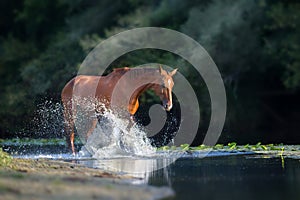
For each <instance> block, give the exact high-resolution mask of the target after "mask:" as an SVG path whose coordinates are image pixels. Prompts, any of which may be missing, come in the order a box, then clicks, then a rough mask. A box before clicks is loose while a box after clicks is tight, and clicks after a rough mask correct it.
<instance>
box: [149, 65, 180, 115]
mask: <svg viewBox="0 0 300 200" xmlns="http://www.w3.org/2000/svg"><path fill="white" fill-rule="evenodd" d="M176 72H177V69H174V70H173V71H171V72H167V71H166V70H164V69H163V68H162V67H161V66H160V67H159V73H160V78H161V79H160V80H161V84H160V85H157V86H156V87H155V88H154V92H155V93H156V94H157V95H158V96H159V97H160V99H161V101H162V105H163V107H164V109H165V110H166V111H170V110H171V109H172V106H173V102H172V89H173V86H174V81H173V77H172V76H174V74H176Z"/></svg>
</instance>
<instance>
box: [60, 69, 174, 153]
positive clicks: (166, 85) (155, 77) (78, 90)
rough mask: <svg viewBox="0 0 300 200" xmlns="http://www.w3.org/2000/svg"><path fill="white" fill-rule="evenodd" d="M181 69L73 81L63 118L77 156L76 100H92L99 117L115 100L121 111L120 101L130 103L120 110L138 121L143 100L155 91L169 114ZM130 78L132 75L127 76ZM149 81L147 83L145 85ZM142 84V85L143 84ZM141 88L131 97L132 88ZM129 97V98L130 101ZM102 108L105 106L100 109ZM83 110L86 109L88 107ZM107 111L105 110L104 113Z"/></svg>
mask: <svg viewBox="0 0 300 200" xmlns="http://www.w3.org/2000/svg"><path fill="white" fill-rule="evenodd" d="M176 71H177V69H174V70H173V71H171V72H167V71H166V70H164V69H163V68H162V67H161V66H159V68H153V67H135V68H128V67H124V68H116V69H114V70H113V71H112V72H111V73H109V74H108V75H106V76H91V75H78V76H76V77H74V78H73V79H71V80H70V81H69V82H68V83H67V84H66V85H65V86H64V88H63V90H62V92H61V100H62V104H63V110H64V111H63V115H64V121H65V135H66V140H67V144H68V146H69V148H71V150H72V153H73V155H75V146H74V136H75V133H74V131H75V130H74V129H75V127H74V120H75V118H76V116H74V115H76V110H74V109H75V107H76V106H74V105H75V104H77V103H78V102H75V100H74V99H75V96H76V97H77V98H81V99H91V102H93V103H92V104H93V110H94V112H96V113H100V114H101V113H102V114H103V113H104V112H105V109H106V110H107V109H111V107H112V100H114V103H113V104H114V105H119V106H120V107H121V105H122V104H120V103H119V102H120V101H123V102H124V99H125V101H126V106H125V107H124V106H123V107H122V108H120V109H123V110H126V113H128V114H129V117H130V119H131V120H133V121H134V114H135V113H136V112H137V110H138V108H139V100H138V99H139V97H140V95H141V94H142V93H143V92H145V91H146V90H148V89H152V90H153V91H154V93H155V94H156V95H157V96H159V97H160V99H161V101H162V106H163V108H164V109H165V110H166V111H170V110H171V108H172V105H173V103H172V88H173V86H174V81H173V78H172V77H173V76H174V74H175V73H176ZM126 74H129V76H128V75H126ZM145 81H146V82H145ZM141 83H142V84H141ZM137 84H141V85H138V86H136V87H137V88H135V90H134V91H133V92H132V93H131V92H130V94H128V88H129V87H131V88H134V87H132V86H133V85H137ZM128 95H129V98H128V97H127V96H128ZM99 105H101V106H100V107H99ZM81 106H85V105H84V103H83V105H81ZM103 108H104V109H103ZM97 122H98V119H97V117H93V119H91V120H90V125H89V127H90V128H88V130H87V131H86V138H88V137H89V136H90V135H91V133H92V132H93V130H94V129H95V127H96V125H97Z"/></svg>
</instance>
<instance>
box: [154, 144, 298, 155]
mask: <svg viewBox="0 0 300 200" xmlns="http://www.w3.org/2000/svg"><path fill="white" fill-rule="evenodd" d="M157 150H158V151H166V150H180V151H201V150H219V151H278V152H280V153H279V155H282V154H283V151H284V150H288V151H299V150H300V147H299V146H291V145H290V146H288V148H287V147H286V148H285V146H284V145H283V144H261V142H258V143H257V144H254V145H250V144H246V145H238V144H237V143H236V142H230V143H228V144H227V145H224V144H216V145H214V146H207V145H204V144H201V145H199V146H195V147H192V146H190V145H189V144H181V145H180V146H171V147H170V146H163V147H160V148H157Z"/></svg>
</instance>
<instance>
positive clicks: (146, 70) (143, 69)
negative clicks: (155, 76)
mask: <svg viewBox="0 0 300 200" xmlns="http://www.w3.org/2000/svg"><path fill="white" fill-rule="evenodd" d="M129 70H130V71H141V72H142V73H147V74H148V73H154V72H157V71H158V68H156V67H133V68H129V67H122V68H114V69H113V72H115V73H125V72H127V71H129Z"/></svg>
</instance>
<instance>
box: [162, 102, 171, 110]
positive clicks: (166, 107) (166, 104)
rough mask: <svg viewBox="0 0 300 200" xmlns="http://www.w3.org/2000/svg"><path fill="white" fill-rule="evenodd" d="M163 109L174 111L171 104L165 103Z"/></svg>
mask: <svg viewBox="0 0 300 200" xmlns="http://www.w3.org/2000/svg"><path fill="white" fill-rule="evenodd" d="M163 107H164V109H165V110H166V111H170V110H171V109H172V107H173V105H172V103H170V102H163Z"/></svg>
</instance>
